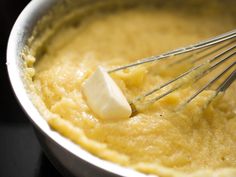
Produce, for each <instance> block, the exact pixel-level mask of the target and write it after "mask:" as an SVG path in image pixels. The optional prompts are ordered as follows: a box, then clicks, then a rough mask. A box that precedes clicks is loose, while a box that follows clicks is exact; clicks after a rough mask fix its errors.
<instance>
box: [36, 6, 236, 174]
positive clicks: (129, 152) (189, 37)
mask: <svg viewBox="0 0 236 177" xmlns="http://www.w3.org/2000/svg"><path fill="white" fill-rule="evenodd" d="M235 27H236V21H235V15H232V14H231V15H230V14H227V13H226V14H221V13H220V12H219V13H218V12H215V11H212V12H201V13H197V14H194V13H192V14H191V13H190V15H188V14H186V12H182V13H181V12H178V11H177V10H172V11H171V10H157V9H155V8H134V9H129V10H120V11H117V12H114V13H109V14H105V15H102V14H100V15H98V14H96V15H92V16H90V17H87V18H85V19H84V20H83V21H82V23H81V24H80V26H79V27H70V26H68V27H66V28H64V29H62V30H61V31H60V32H59V33H57V34H56V35H55V36H54V38H53V40H52V41H51V42H50V43H49V44H48V46H47V53H46V54H45V55H44V56H43V57H42V58H37V63H36V64H35V75H34V77H33V82H34V86H35V89H36V93H37V94H38V95H39V97H40V100H37V101H36V102H37V103H36V105H37V106H38V108H39V110H40V111H41V113H42V114H43V116H44V117H45V118H46V119H47V121H48V123H49V124H50V126H51V127H52V128H53V129H55V130H56V131H58V132H60V133H61V134H62V135H64V136H66V137H68V138H69V139H71V140H72V141H74V142H75V143H78V144H79V145H81V146H82V147H83V148H85V149H87V150H88V151H90V152H91V153H93V154H95V155H97V156H98V157H101V158H103V159H106V160H110V161H113V162H116V163H119V164H121V165H124V166H128V167H131V168H134V169H137V170H139V171H142V172H145V173H151V174H156V175H159V176H160V177H162V176H163V177H165V176H201V177H203V176H204V177H207V176H214V175H215V176H217V175H219V176H220V175H222V177H223V176H225V177H226V176H227V177H229V176H231V177H235V176H236V98H235V89H236V85H235V84H234V85H232V86H231V87H230V89H229V90H227V93H226V94H225V95H224V96H219V97H218V98H217V99H216V100H215V101H214V102H213V103H212V104H210V106H208V107H207V108H206V109H205V110H203V109H202V108H203V107H204V105H205V103H206V102H207V98H209V96H211V95H212V94H214V91H212V90H207V91H204V92H203V93H202V94H200V95H199V96H198V97H197V98H196V99H195V100H194V101H193V102H191V103H190V104H189V105H188V106H187V107H186V108H185V109H183V110H181V111H179V112H175V113H174V112H173V109H174V108H175V107H177V106H178V105H180V104H181V103H183V102H184V100H185V99H187V98H188V97H189V96H190V95H191V94H193V93H194V91H195V90H196V89H197V86H194V85H193V86H188V87H185V88H183V89H180V90H178V91H176V92H174V93H173V94H171V95H170V96H168V97H165V98H163V99H161V100H160V101H158V102H156V103H155V104H152V105H151V106H148V107H144V108H143V109H141V110H140V111H139V113H138V114H137V115H135V116H133V117H131V118H129V119H127V120H121V121H116V122H113V121H101V120H100V119H99V118H96V117H95V115H94V114H93V112H91V110H90V109H89V107H88V106H87V104H86V101H85V100H84V98H83V95H82V94H81V90H80V89H81V84H82V83H83V81H84V80H85V79H86V78H88V77H89V75H90V74H91V73H93V71H94V70H95V69H96V67H97V66H98V65H102V66H104V67H106V68H108V69H110V68H114V67H115V66H119V65H123V64H127V63H131V62H134V61H135V60H136V59H141V58H143V57H148V56H151V55H157V54H160V53H162V52H165V51H168V50H170V49H175V48H177V47H181V46H186V45H188V44H191V43H195V42H197V41H199V40H202V39H207V38H209V37H213V36H215V35H217V34H220V33H223V32H226V31H229V30H232V29H234V28H235ZM148 66H149V65H148ZM186 67H187V65H185V66H184V67H174V68H172V69H169V68H165V65H164V62H163V63H160V64H158V63H155V64H153V65H151V67H150V66H149V67H147V65H144V66H140V67H135V68H133V69H129V70H125V71H119V72H116V73H113V74H112V75H111V76H112V77H113V79H114V80H115V81H116V83H117V84H118V85H119V86H120V88H121V89H122V91H123V92H124V94H125V95H126V97H127V98H128V99H129V100H132V99H133V98H135V97H136V96H137V95H140V94H141V93H143V92H144V91H147V90H150V89H151V88H154V87H155V86H157V85H158V84H161V83H163V82H164V81H166V80H168V79H170V78H173V76H176V75H177V74H178V73H180V72H182V71H183V70H185V69H186ZM94 89H96V88H94Z"/></svg>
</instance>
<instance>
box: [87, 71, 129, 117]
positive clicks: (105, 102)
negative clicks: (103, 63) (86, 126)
mask: <svg viewBox="0 0 236 177" xmlns="http://www.w3.org/2000/svg"><path fill="white" fill-rule="evenodd" d="M82 92H83V94H84V96H85V98H86V101H87V104H88V106H89V107H90V108H91V109H92V111H93V112H94V113H95V114H96V115H98V116H99V118H101V119H104V120H119V119H127V118H129V117H130V115H131V113H132V110H131V107H130V105H129V103H128V101H127V99H126V98H125V96H124V95H123V93H122V91H121V90H120V88H119V87H118V86H117V85H116V83H115V82H114V80H113V79H112V78H111V77H110V75H109V74H108V73H107V72H106V70H105V69H104V68H102V67H98V69H97V70H96V71H95V72H94V73H93V74H92V75H91V76H90V77H89V78H88V79H87V80H86V81H85V82H84V83H83V85H82Z"/></svg>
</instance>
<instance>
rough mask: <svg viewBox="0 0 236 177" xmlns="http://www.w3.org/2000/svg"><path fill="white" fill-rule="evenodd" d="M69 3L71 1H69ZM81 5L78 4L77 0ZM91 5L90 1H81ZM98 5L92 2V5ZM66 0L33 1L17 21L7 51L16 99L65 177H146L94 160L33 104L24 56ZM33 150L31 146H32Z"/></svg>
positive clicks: (94, 158) (51, 158) (46, 151)
mask: <svg viewBox="0 0 236 177" xmlns="http://www.w3.org/2000/svg"><path fill="white" fill-rule="evenodd" d="M67 1H68V0H67ZM78 1H79V0H78ZM81 2H83V3H86V2H87V3H88V2H89V0H87V1H86V0H83V1H81ZM93 2H95V1H90V2H89V3H93ZM57 3H65V1H63V0H33V1H31V2H30V3H29V4H28V5H27V7H26V8H25V9H24V10H23V12H22V13H21V14H20V16H19V17H18V19H17V21H16V23H15V25H14V27H13V29H12V32H11V35H10V37H9V42H8V48H7V68H8V73H9V77H10V81H11V84H12V87H13V90H14V92H15V95H16V97H17V99H18V101H19V103H20V105H21V106H22V108H23V109H24V111H25V112H26V114H27V115H28V117H29V119H30V121H31V122H32V124H33V126H34V127H35V132H36V134H37V137H38V139H39V141H40V143H41V146H42V147H43V149H44V152H45V153H46V155H47V156H48V158H49V159H50V160H51V162H52V163H53V164H54V165H55V167H56V168H57V169H58V170H59V171H60V172H61V173H62V174H63V175H64V176H67V177H68V176H76V177H108V176H114V177H116V176H126V177H133V176H135V177H144V176H145V175H143V174H141V173H138V172H136V171H133V170H131V169H127V168H124V167H121V166H118V165H116V164H113V163H111V162H107V161H104V160H102V159H99V158H97V157H96V156H93V155H92V154H90V153H89V152H87V151H85V150H84V149H82V148H80V147H79V146H78V145H75V144H74V143H72V142H71V141H69V140H68V139H66V138H64V137H62V136H61V135H60V134H58V133H56V132H54V131H52V130H51V129H50V127H49V126H48V124H47V122H46V121H45V120H44V119H43V117H42V116H41V115H40V113H39V112H38V110H37V109H36V107H35V106H34V105H33V103H32V102H31V100H30V97H29V95H28V93H27V89H26V87H27V86H25V84H24V77H23V68H24V66H23V59H22V57H21V52H22V50H23V49H24V47H25V45H26V44H27V40H28V38H29V37H30V36H31V34H32V32H33V29H34V27H35V26H36V24H37V22H38V20H40V19H41V18H42V17H43V16H44V15H45V14H47V13H48V12H49V11H50V9H52V7H53V6H55V5H56V4H57ZM29 146H30V145H29Z"/></svg>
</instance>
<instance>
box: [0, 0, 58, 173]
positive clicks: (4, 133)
mask: <svg viewBox="0 0 236 177" xmlns="http://www.w3.org/2000/svg"><path fill="white" fill-rule="evenodd" d="M28 2H29V0H0V9H1V10H0V22H1V27H0V61H1V63H0V86H1V87H0V88H1V89H0V104H1V105H0V110H1V116H0V177H61V175H60V174H59V173H58V172H57V171H56V169H55V168H54V167H53V166H52V164H51V163H50V162H49V161H48V160H47V157H46V156H45V155H44V154H43V152H42V149H41V148H40V145H39V143H38V141H37V139H36V137H35V135H34V132H33V128H32V126H31V125H30V123H29V121H28V119H27V117H26V115H25V114H24V112H23V111H22V110H21V108H20V106H19V105H18V103H17V101H16V99H15V97H14V94H13V92H12V89H11V86H10V83H9V80H8V75H7V70H6V64H5V63H6V45H7V40H8V36H9V34H10V31H11V28H12V26H13V24H14V22H15V20H16V18H17V16H18V15H19V13H20V12H21V11H22V9H23V8H24V7H25V6H26V5H27V3H28Z"/></svg>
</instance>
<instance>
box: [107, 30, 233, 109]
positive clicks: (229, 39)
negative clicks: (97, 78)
mask: <svg viewBox="0 0 236 177" xmlns="http://www.w3.org/2000/svg"><path fill="white" fill-rule="evenodd" d="M187 53H188V55H187V56H184V57H182V58H178V57H176V56H182V55H183V54H187ZM235 55H236V29H235V30H233V31H230V32H227V33H224V34H221V35H219V36H216V37H214V38H211V39H208V40H205V41H202V42H199V43H196V44H194V45H190V46H187V47H183V48H179V49H176V50H173V51H170V52H167V53H164V54H161V55H158V56H152V57H148V58H144V59H142V60H139V61H137V62H135V63H131V64H128V65H125V66H120V67H117V68H115V69H112V70H110V71H108V73H114V72H117V71H120V70H124V69H127V68H132V67H136V66H139V65H144V64H146V63H151V62H155V63H156V62H157V61H160V60H164V59H168V58H169V59H171V61H172V60H173V62H172V63H170V64H169V65H168V67H170V68H171V67H173V66H174V65H179V64H186V62H187V61H189V60H190V59H191V62H192V63H196V64H197V65H193V66H192V67H191V68H190V69H188V70H187V71H185V72H184V73H181V74H179V75H178V76H177V77H175V78H173V79H171V80H169V81H167V82H165V83H164V84H161V85H157V86H155V87H154V88H153V89H152V90H149V91H147V92H146V93H144V94H142V95H139V96H137V97H136V98H134V99H133V100H131V101H130V105H131V107H132V109H133V110H132V111H133V113H135V112H136V108H135V105H136V103H137V102H141V103H142V101H143V100H144V99H145V100H146V101H145V102H143V104H144V103H145V104H152V103H155V102H156V101H158V100H160V99H162V98H164V97H166V96H167V95H169V94H171V93H172V92H174V91H176V90H177V89H179V88H180V87H182V86H183V85H184V84H186V83H185V82H179V83H178V81H179V80H181V79H183V78H184V77H187V76H190V75H191V74H192V75H193V73H195V74H194V77H192V82H194V83H196V82H197V81H198V80H200V79H202V78H203V77H205V76H206V75H207V74H208V73H210V72H212V71H213V70H215V69H216V68H218V67H219V66H223V67H224V69H223V70H221V71H220V72H219V71H217V74H216V76H214V77H213V78H210V79H209V80H208V81H207V83H205V84H204V85H203V86H202V87H200V88H199V89H197V90H196V92H195V93H194V94H193V95H191V96H190V97H188V98H187V99H186V101H184V103H183V104H182V105H186V104H188V103H190V102H191V101H193V99H195V98H196V97H197V96H198V95H199V94H200V93H202V92H203V91H204V90H206V89H208V88H210V87H211V86H212V85H213V84H216V83H217V82H218V80H219V82H220V78H222V79H223V81H221V82H220V84H218V85H217V87H216V88H215V92H214V93H215V94H214V95H213V97H212V99H210V100H209V102H208V103H210V102H211V101H212V100H213V98H215V97H216V96H217V95H218V94H219V93H221V92H225V91H226V90H227V89H228V88H229V86H230V85H231V84H232V83H233V82H234V81H235V79H236V67H235V65H236V60H235ZM193 56H194V57H193ZM174 58H176V60H175V59H174ZM199 61H200V62H201V63H200V64H199V63H198V62H199ZM224 63H225V64H224ZM228 63H229V64H228ZM223 64H224V65H223ZM174 83H176V84H175V85H174V86H173V87H171V88H170V89H167V91H166V90H165V91H164V92H161V94H159V95H158V96H154V97H151V98H150V99H148V97H150V96H152V95H154V94H155V93H157V92H158V91H161V90H163V89H164V88H166V87H167V86H169V85H170V84H174Z"/></svg>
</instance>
